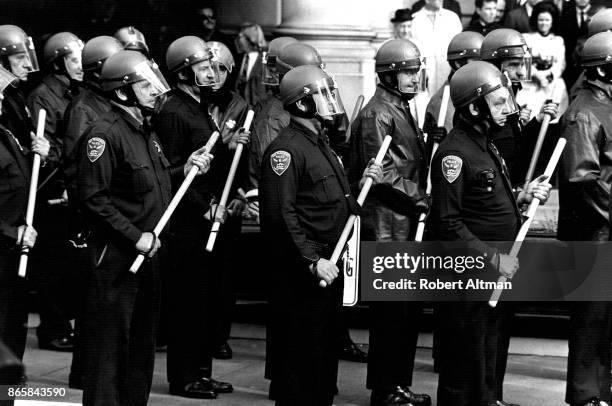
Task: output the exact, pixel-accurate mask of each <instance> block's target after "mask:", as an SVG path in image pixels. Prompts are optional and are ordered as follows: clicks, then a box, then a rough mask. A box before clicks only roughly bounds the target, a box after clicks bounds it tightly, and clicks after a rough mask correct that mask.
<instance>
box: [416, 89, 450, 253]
mask: <svg viewBox="0 0 612 406" xmlns="http://www.w3.org/2000/svg"><path fill="white" fill-rule="evenodd" d="M449 99H450V85H445V86H444V91H443V92H442V101H441V102H440V112H439V113H438V127H444V122H445V121H446V112H447V110H448V100H449ZM439 146H440V144H439V143H437V142H434V144H433V147H432V148H431V157H430V160H433V157H434V155H435V154H436V151H437V150H438V147H439ZM425 194H427V195H430V194H431V162H430V165H429V171H428V172H427V189H426V190H425ZM426 218H427V213H421V215H420V216H419V223H418V224H417V230H416V234H415V236H414V241H416V242H421V241H423V234H425V219H426Z"/></svg>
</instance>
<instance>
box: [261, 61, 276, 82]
mask: <svg viewBox="0 0 612 406" xmlns="http://www.w3.org/2000/svg"><path fill="white" fill-rule="evenodd" d="M261 81H262V83H263V84H264V85H268V86H278V85H279V84H280V75H279V74H278V71H277V70H276V55H270V54H265V53H264V63H263V70H262V75H261Z"/></svg>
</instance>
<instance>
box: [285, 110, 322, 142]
mask: <svg viewBox="0 0 612 406" xmlns="http://www.w3.org/2000/svg"><path fill="white" fill-rule="evenodd" d="M304 120H305V119H304ZM290 125H292V126H293V127H295V129H297V130H298V131H300V132H302V133H303V134H304V136H305V137H306V139H307V140H309V141H310V142H312V143H313V144H315V145H316V143H317V140H318V138H319V134H317V133H315V132H313V131H312V130H311V129H310V128H308V127H306V126H305V125H304V124H303V123H302V122H301V119H300V118H298V117H294V116H291V121H290Z"/></svg>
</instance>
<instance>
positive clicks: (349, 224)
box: [319, 135, 392, 288]
mask: <svg viewBox="0 0 612 406" xmlns="http://www.w3.org/2000/svg"><path fill="white" fill-rule="evenodd" d="M391 140H392V137H391V136H390V135H387V136H385V139H384V140H383V143H382V145H381V146H380V149H379V150H378V154H376V158H375V159H374V162H375V163H377V164H379V165H380V164H382V161H383V159H384V157H385V154H386V153H387V150H388V149H389V145H391ZM372 183H374V180H373V179H372V178H370V177H368V178H367V179H366V180H365V183H364V184H363V187H362V188H361V191H360V192H359V196H358V197H357V203H359V205H360V206H363V202H365V199H366V197H368V193H369V192H370V188H371V187H372ZM356 218H357V216H356V215H355V214H351V215H350V216H349V218H348V220H346V224H345V225H344V229H343V230H342V234H340V239H339V240H338V243H337V244H336V247H335V248H334V252H333V253H332V256H331V258H330V259H329V261H330V262H331V263H332V264H336V262H338V260H339V259H340V254H342V250H343V249H344V246H345V245H346V240H348V237H349V234H350V233H351V230H352V229H353V225H354V224H355V219H356ZM319 286H320V287H322V288H324V287H326V286H327V282H325V281H324V280H323V279H321V280H320V281H319Z"/></svg>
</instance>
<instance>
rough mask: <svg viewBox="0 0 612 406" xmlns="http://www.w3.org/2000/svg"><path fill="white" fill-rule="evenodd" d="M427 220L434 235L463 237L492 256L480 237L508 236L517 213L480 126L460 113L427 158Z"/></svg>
mask: <svg viewBox="0 0 612 406" xmlns="http://www.w3.org/2000/svg"><path fill="white" fill-rule="evenodd" d="M431 165H432V167H431V183H432V199H433V204H432V209H431V213H430V219H431V220H432V223H433V229H434V232H435V235H436V237H437V239H439V240H447V241H466V242H468V245H469V246H471V247H472V248H474V249H476V250H477V251H478V252H480V253H486V254H487V255H488V257H489V258H492V257H493V254H495V250H494V249H493V248H492V247H490V246H489V245H487V244H486V243H485V241H513V240H514V238H515V237H516V233H517V232H518V229H519V227H520V224H521V215H520V212H519V208H518V206H517V204H516V199H515V196H514V193H513V191H512V186H511V184H510V180H509V176H508V171H507V168H506V167H505V165H504V163H503V161H502V158H501V156H500V154H499V152H498V150H497V148H496V147H495V145H493V143H492V142H491V139H490V138H489V137H487V135H486V132H485V131H481V130H480V129H478V128H475V127H474V126H473V125H472V124H470V123H468V122H466V121H465V120H464V119H463V118H461V117H460V118H459V119H458V124H457V126H456V127H455V128H454V129H453V130H452V131H451V132H450V134H449V135H448V136H447V137H446V138H445V139H444V140H443V141H442V143H441V144H440V147H439V148H438V151H437V153H436V155H435V156H434V158H433V160H432V164H431Z"/></svg>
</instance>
